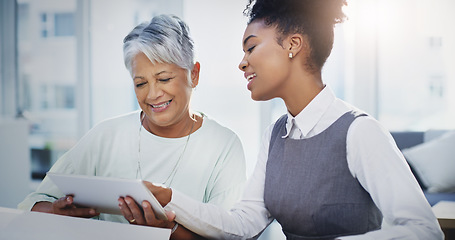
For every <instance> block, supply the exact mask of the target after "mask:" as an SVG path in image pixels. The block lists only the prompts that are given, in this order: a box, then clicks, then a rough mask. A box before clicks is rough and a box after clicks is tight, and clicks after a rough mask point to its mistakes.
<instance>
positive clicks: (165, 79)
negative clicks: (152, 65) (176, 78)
mask: <svg viewBox="0 0 455 240" xmlns="http://www.w3.org/2000/svg"><path fill="white" fill-rule="evenodd" d="M171 79H172V78H161V79H158V81H160V82H169V80H171Z"/></svg>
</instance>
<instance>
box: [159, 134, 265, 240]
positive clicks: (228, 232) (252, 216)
mask: <svg viewBox="0 0 455 240" xmlns="http://www.w3.org/2000/svg"><path fill="white" fill-rule="evenodd" d="M271 131H272V127H270V128H269V130H268V131H267V132H266V133H265V134H264V136H263V139H262V145H261V149H260V152H259V156H258V160H257V163H256V167H255V169H254V171H253V174H252V176H251V177H250V179H249V180H248V182H247V185H246V187H245V191H244V193H243V196H242V198H241V200H240V202H238V203H236V204H235V205H234V207H233V208H232V209H231V210H229V211H226V210H224V209H222V208H220V207H217V206H215V205H213V204H204V203H200V202H198V201H195V200H193V199H191V198H190V197H187V196H185V195H183V194H181V193H179V192H178V191H175V190H172V199H171V201H170V203H169V204H168V205H166V207H165V209H166V210H168V211H174V212H175V213H176V221H177V222H178V223H180V224H182V225H183V226H185V227H186V228H188V229H190V230H191V231H193V232H195V233H197V234H199V235H201V236H203V237H206V238H215V239H251V238H255V237H257V236H258V235H259V234H260V233H261V232H262V231H263V230H264V229H265V228H266V227H267V226H268V225H269V224H270V223H271V222H272V220H273V218H272V217H271V215H270V213H269V211H268V210H267V208H266V207H265V204H264V184H265V170H266V163H267V157H268V148H269V141H270V136H271Z"/></svg>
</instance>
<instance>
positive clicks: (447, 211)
mask: <svg viewBox="0 0 455 240" xmlns="http://www.w3.org/2000/svg"><path fill="white" fill-rule="evenodd" d="M432 210H433V213H434V214H435V215H436V217H437V218H438V222H439V225H440V226H441V229H442V231H444V234H445V239H447V240H449V239H450V240H451V239H455V202H453V201H440V202H438V203H436V204H435V205H434V206H433V207H432Z"/></svg>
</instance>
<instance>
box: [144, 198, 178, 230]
mask: <svg viewBox="0 0 455 240" xmlns="http://www.w3.org/2000/svg"><path fill="white" fill-rule="evenodd" d="M142 208H143V209H144V215H145V219H146V220H147V225H149V226H153V227H161V228H172V227H173V226H174V225H175V222H173V219H172V220H159V219H157V218H156V214H155V212H154V211H153V208H152V205H151V204H150V202H148V201H143V202H142ZM171 215H172V213H171ZM170 217H173V218H175V214H174V215H173V216H170Z"/></svg>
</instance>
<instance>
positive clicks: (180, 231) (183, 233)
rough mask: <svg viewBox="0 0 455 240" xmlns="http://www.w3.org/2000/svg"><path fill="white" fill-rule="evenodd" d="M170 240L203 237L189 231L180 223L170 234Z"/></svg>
mask: <svg viewBox="0 0 455 240" xmlns="http://www.w3.org/2000/svg"><path fill="white" fill-rule="evenodd" d="M170 239H171V240H174V239H175V240H197V239H205V238H203V237H201V236H199V235H197V234H195V233H193V232H191V231H190V230H188V229H187V228H185V227H184V226H182V225H178V227H177V229H176V230H175V232H174V233H173V234H172V235H171V238H170Z"/></svg>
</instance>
